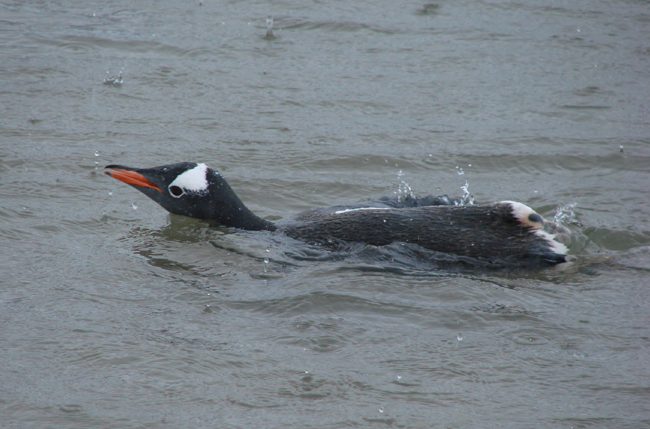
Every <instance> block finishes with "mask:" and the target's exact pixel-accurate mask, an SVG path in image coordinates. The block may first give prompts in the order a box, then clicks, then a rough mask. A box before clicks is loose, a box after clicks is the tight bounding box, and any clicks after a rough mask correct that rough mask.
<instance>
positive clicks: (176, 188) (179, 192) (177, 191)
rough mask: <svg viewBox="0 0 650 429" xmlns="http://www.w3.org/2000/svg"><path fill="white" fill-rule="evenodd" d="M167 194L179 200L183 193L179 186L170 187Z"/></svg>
mask: <svg viewBox="0 0 650 429" xmlns="http://www.w3.org/2000/svg"><path fill="white" fill-rule="evenodd" d="M169 193H170V194H171V196H172V197H174V198H180V197H182V196H183V194H184V193H185V191H183V188H181V187H180V186H175V185H171V186H170V187H169Z"/></svg>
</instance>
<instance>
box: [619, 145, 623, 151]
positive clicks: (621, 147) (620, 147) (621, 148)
mask: <svg viewBox="0 0 650 429" xmlns="http://www.w3.org/2000/svg"><path fill="white" fill-rule="evenodd" d="M619 149H620V150H621V153H623V145H620V146H619Z"/></svg>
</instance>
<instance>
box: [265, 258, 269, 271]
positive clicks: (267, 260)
mask: <svg viewBox="0 0 650 429" xmlns="http://www.w3.org/2000/svg"><path fill="white" fill-rule="evenodd" d="M268 267H269V258H264V272H266V270H267V269H268Z"/></svg>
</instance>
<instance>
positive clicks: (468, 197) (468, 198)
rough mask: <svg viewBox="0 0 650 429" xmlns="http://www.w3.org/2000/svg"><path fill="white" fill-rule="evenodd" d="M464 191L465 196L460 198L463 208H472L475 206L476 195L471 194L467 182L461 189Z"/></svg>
mask: <svg viewBox="0 0 650 429" xmlns="http://www.w3.org/2000/svg"><path fill="white" fill-rule="evenodd" d="M460 189H462V190H463V196H462V197H460V205H461V206H468V205H469V206H471V205H472V204H474V195H472V194H470V193H469V183H468V182H467V180H465V184H464V185H463V186H461V187H460Z"/></svg>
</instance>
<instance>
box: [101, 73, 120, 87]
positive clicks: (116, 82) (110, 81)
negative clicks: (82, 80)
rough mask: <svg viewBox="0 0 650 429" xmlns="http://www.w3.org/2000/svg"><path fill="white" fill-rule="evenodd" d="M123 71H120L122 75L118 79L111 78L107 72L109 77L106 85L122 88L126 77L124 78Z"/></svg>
mask: <svg viewBox="0 0 650 429" xmlns="http://www.w3.org/2000/svg"><path fill="white" fill-rule="evenodd" d="M122 71H123V70H120V73H119V74H118V75H117V76H116V77H111V76H110V72H109V71H108V70H107V71H106V74H107V75H109V77H107V78H106V79H104V85H113V86H122V84H123V83H124V77H122Z"/></svg>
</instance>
